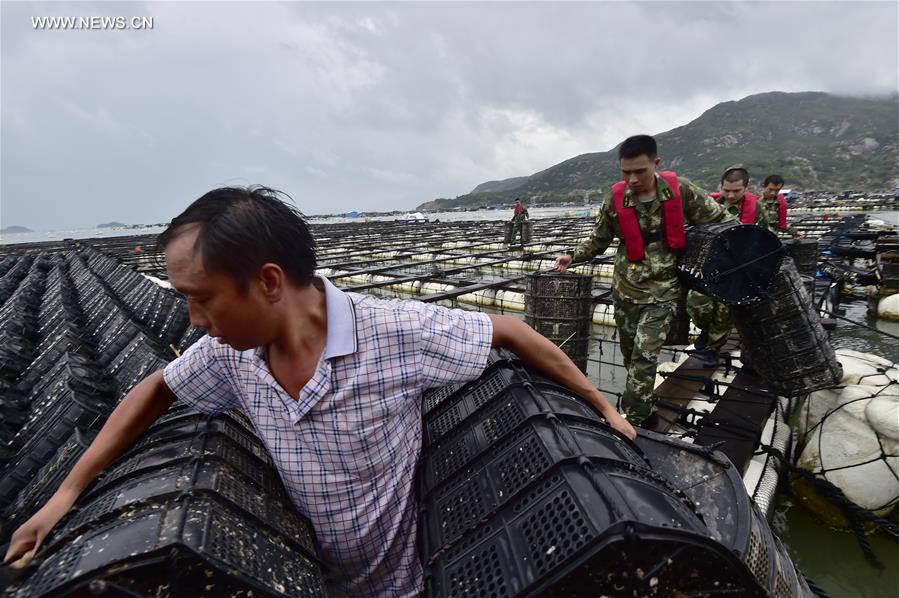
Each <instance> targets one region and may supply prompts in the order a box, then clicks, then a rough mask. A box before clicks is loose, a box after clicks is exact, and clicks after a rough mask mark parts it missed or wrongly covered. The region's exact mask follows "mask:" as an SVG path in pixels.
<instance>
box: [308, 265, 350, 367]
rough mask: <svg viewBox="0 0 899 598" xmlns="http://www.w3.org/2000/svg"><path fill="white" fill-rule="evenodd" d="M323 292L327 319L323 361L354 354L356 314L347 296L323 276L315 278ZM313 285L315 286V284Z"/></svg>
mask: <svg viewBox="0 0 899 598" xmlns="http://www.w3.org/2000/svg"><path fill="white" fill-rule="evenodd" d="M316 278H317V279H318V280H317V281H316V282H318V281H321V284H322V286H323V287H324V290H325V309H326V310H327V317H328V338H327V339H326V340H325V350H324V353H323V354H322V356H323V358H324V359H331V358H333V357H343V356H344V355H350V354H351V353H355V352H356V349H357V347H358V344H357V339H356V312H355V310H354V308H353V302H352V301H350V298H349V296H348V295H347V294H346V293H344V292H343V291H341V290H340V289H338V288H337V287H335V286H334V284H333V283H332V282H331V281H330V280H328V279H327V278H325V277H324V276H316ZM313 284H316V283H315V282H314V283H313Z"/></svg>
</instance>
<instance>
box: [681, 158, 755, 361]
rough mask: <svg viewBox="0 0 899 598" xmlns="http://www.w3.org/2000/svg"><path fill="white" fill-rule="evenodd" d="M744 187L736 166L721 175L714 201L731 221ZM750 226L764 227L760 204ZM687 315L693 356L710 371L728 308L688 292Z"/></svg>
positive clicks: (727, 325)
mask: <svg viewBox="0 0 899 598" xmlns="http://www.w3.org/2000/svg"><path fill="white" fill-rule="evenodd" d="M748 187H749V171H747V170H746V169H745V168H743V167H742V166H741V165H739V164H737V165H734V166H731V167H730V168H728V169H727V170H725V171H724V174H723V175H721V182H720V189H721V191H720V193H719V194H716V195H717V197H715V200H716V201H718V202H719V203H720V204H721V205H722V207H723V208H724V210H725V211H726V212H727V213H728V214H729V215H730V216H731V217H732V218H734V219H736V220H740V219H741V216H742V214H743V211H744V210H745V209H747V206H746V202H748V201H751V199H750V198H747V197H746V189H747V188H748ZM713 197H714V195H713ZM753 197H755V196H753ZM753 224H756V225H758V226H761V227H763V228H768V216H767V214H766V213H765V210H764V209H762V205H761V202H760V201H759V202H758V203H757V204H756V206H755V219H754V222H753ZM687 313H688V314H690V319H691V320H693V323H694V324H696V327H697V328H699V329H700V334H699V338H697V339H696V345H695V347H696V349H697V353H695V356H696V357H698V358H699V359H700V360H702V362H703V365H705V366H706V367H710V368H713V367H715V366H716V365H718V354H719V353H720V351H721V348H722V347H723V346H724V343H726V342H727V338H728V336H730V331H731V328H732V327H733V323H732V321H731V315H730V308H729V307H728V306H726V305H725V304H723V303H721V302H719V301H715V300H714V299H712V298H711V297H709V296H708V295H704V294H702V293H700V292H699V291H694V290H691V291H690V292H689V293H688V294H687Z"/></svg>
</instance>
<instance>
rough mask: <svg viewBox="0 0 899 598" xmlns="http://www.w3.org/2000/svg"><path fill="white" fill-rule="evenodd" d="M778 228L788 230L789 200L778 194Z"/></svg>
mask: <svg viewBox="0 0 899 598" xmlns="http://www.w3.org/2000/svg"><path fill="white" fill-rule="evenodd" d="M777 227H778V228H780V230H787V198H785V197H784V195H783V193H778V194H777Z"/></svg>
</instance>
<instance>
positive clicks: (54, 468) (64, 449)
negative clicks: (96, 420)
mask: <svg viewBox="0 0 899 598" xmlns="http://www.w3.org/2000/svg"><path fill="white" fill-rule="evenodd" d="M93 438H94V433H93V432H87V433H82V432H81V430H79V429H78V428H75V430H73V432H72V435H71V436H70V437H69V439H68V440H67V441H65V442H64V443H63V444H62V445H61V446H60V447H59V449H58V450H57V451H56V454H55V455H53V457H52V458H51V459H50V460H49V461H48V462H47V464H46V465H44V466H43V467H41V468H40V470H38V472H37V474H36V475H35V476H34V478H32V480H31V482H29V483H28V484H27V485H26V486H25V487H24V488H23V489H22V490H21V491H20V492H19V494H18V496H17V497H16V500H15V501H14V502H12V503H10V504H9V506H7V507H6V509H5V510H4V511H3V520H4V522H5V523H4V525H3V532H2V534H3V538H4V539H6V538H8V537H9V536H10V535H11V534H12V532H14V531H15V530H16V528H18V527H19V526H20V525H21V524H22V523H24V522H25V521H26V520H27V519H28V518H29V517H31V516H32V515H34V513H36V512H37V510H38V509H40V508H41V507H42V506H43V505H44V503H46V502H47V500H49V499H50V497H51V496H52V495H53V493H54V492H56V489H57V488H58V487H59V485H60V484H61V483H62V481H63V479H64V478H65V477H66V476H67V475H69V472H70V471H71V470H72V467H74V466H75V463H76V462H77V461H78V459H80V458H81V455H83V454H84V451H86V450H87V447H88V446H90V443H91V441H92V440H93Z"/></svg>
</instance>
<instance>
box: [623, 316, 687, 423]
mask: <svg viewBox="0 0 899 598" xmlns="http://www.w3.org/2000/svg"><path fill="white" fill-rule="evenodd" d="M676 310H677V302H676V301H667V302H665V303H647V304H640V303H629V302H625V301H615V324H616V325H617V326H618V339H619V341H620V342H621V354H622V355H623V356H624V366H625V367H626V368H627V380H626V381H625V384H624V394H622V395H621V410H622V411H623V412H624V414H625V415H627V418H628V419H629V420H630V421H631V422H634V423H639V422H640V421H641V420H643V419H646V418H647V417H649V414H650V413H652V408H653V405H654V404H655V398H654V396H653V389H654V388H655V381H656V367H657V366H658V365H659V352H660V351H661V350H662V345H663V344H664V342H665V337H667V336H668V329H669V328H671V322H672V321H673V320H674V312H675V311H676Z"/></svg>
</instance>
